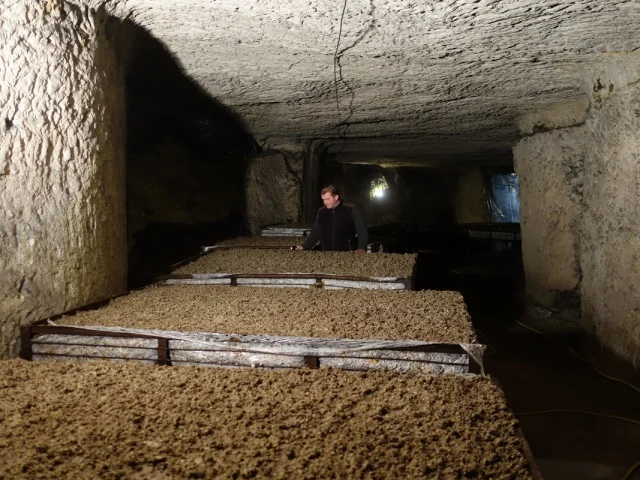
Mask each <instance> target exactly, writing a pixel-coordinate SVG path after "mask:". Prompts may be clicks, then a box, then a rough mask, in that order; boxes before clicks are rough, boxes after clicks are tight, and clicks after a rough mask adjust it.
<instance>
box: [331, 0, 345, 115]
mask: <svg viewBox="0 0 640 480" xmlns="http://www.w3.org/2000/svg"><path fill="white" fill-rule="evenodd" d="M346 11H347V0H344V5H343V6H342V16H341V17H340V30H339V31H338V43H337V44H336V51H335V52H334V54H333V84H334V86H335V90H336V108H337V109H338V125H340V122H341V120H340V101H339V100H338V73H337V66H338V49H339V48H340V38H341V37H342V23H343V21H344V12H346Z"/></svg>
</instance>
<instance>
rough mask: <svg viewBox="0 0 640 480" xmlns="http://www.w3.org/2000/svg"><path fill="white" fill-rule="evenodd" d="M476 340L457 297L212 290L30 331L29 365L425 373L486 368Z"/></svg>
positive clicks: (145, 294)
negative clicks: (104, 362) (111, 362)
mask: <svg viewBox="0 0 640 480" xmlns="http://www.w3.org/2000/svg"><path fill="white" fill-rule="evenodd" d="M49 323H50V322H49ZM476 340H477V338H476V335H475V332H474V330H473V327H472V325H471V322H470V319H469V315H468V313H467V310H466V306H465V304H464V300H463V299H462V296H461V295H460V294H459V293H456V292H440V291H419V292H411V291H404V292H374V291H366V290H357V291H348V292H347V291H335V292H328V291H325V290H318V289H313V290H309V289H306V290H301V289H277V290H265V289H252V288H242V287H238V288H233V289H232V288H227V287H216V286H203V285H189V286H171V287H159V288H158V287H151V288H147V289H144V290H138V291H134V292H132V293H130V294H128V295H125V296H122V297H118V298H115V299H113V300H111V302H110V303H109V304H108V305H106V306H104V307H102V308H98V309H94V310H87V311H81V312H78V313H76V314H75V315H67V316H63V317H62V318H60V319H59V320H56V321H55V323H54V324H46V323H42V322H37V323H36V324H34V325H33V326H32V327H30V329H27V331H25V332H23V345H25V343H24V342H27V344H29V342H30V344H29V345H30V346H29V348H30V353H29V354H27V355H25V358H29V359H31V358H33V359H38V360H39V359H46V358H52V357H53V358H60V359H62V360H78V359H80V360H86V359H89V358H111V359H128V360H138V361H148V362H153V361H158V362H159V363H163V364H178V365H180V364H185V363H187V364H189V363H196V364H202V365H207V366H245V367H246V366H260V367H267V368H300V367H305V366H306V367H309V366H311V367H312V368H316V367H318V366H330V367H338V368H346V369H354V370H368V369H392V370H396V371H407V372H420V373H469V372H470V371H471V369H472V368H474V367H473V365H477V366H478V367H480V368H481V366H482V353H483V348H484V347H483V346H482V345H479V344H477V343H476ZM162 342H164V343H162ZM161 354H164V357H162V356H159V355H161ZM310 358H312V359H314V362H316V363H315V364H314V365H309V363H308V361H309V359H310ZM472 362H473V364H472Z"/></svg>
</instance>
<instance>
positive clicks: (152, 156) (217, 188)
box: [127, 138, 244, 289]
mask: <svg viewBox="0 0 640 480" xmlns="http://www.w3.org/2000/svg"><path fill="white" fill-rule="evenodd" d="M243 188H244V165H243V160H242V158H235V157H221V158H211V157H206V156H203V155H201V154H200V153H198V152H194V151H193V150H190V149H189V148H188V147H187V146H185V145H183V144H181V143H178V142H177V141H175V140H174V139H171V138H166V139H164V140H163V141H160V142H158V143H157V144H153V145H151V146H150V147H149V148H146V149H144V150H143V151H140V152H139V154H137V155H129V157H128V159H127V215H128V233H129V235H128V236H129V275H128V280H129V282H128V284H129V288H130V289H132V288H138V287H141V286H143V285H148V284H149V283H151V282H152V281H153V280H154V279H155V278H156V277H157V276H158V275H162V274H165V273H167V272H168V271H169V269H170V266H171V265H173V264H175V263H176V262H178V261H180V260H184V259H185V258H188V257H192V256H194V255H197V254H198V253H199V252H200V248H201V247H202V246H203V245H212V244H215V243H217V242H218V241H219V240H221V239H224V238H230V237H236V236H238V235H240V234H241V233H244V232H243V228H244V221H243V216H244V192H243Z"/></svg>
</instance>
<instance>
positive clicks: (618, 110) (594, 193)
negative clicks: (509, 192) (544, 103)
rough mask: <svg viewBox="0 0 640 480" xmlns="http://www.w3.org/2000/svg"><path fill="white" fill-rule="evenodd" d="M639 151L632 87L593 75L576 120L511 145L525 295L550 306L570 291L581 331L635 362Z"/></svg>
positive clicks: (638, 88) (636, 87)
mask: <svg viewBox="0 0 640 480" xmlns="http://www.w3.org/2000/svg"><path fill="white" fill-rule="evenodd" d="M603 92H604V94H603ZM639 152H640V84H638V83H637V82H633V83H630V84H628V85H626V86H619V85H614V84H613V83H604V82H602V81H601V80H600V78H598V79H597V80H596V81H594V84H593V90H592V95H591V105H590V108H589V110H588V112H587V114H586V118H585V121H584V123H583V124H581V125H578V126H575V127H572V128H564V129H561V130H556V131H552V132H548V133H540V134H537V135H533V136H530V137H528V138H525V139H523V140H521V141H520V142H519V143H518V145H517V146H516V147H515V149H514V157H515V163H516V171H517V173H518V174H519V175H520V179H521V184H520V185H521V186H520V195H521V222H522V232H523V239H522V241H523V243H522V247H523V260H524V265H525V272H526V279H527V292H528V293H529V294H530V295H531V296H532V297H533V298H534V299H535V300H537V301H539V302H541V303H543V304H545V305H547V306H551V305H553V304H556V306H557V307H562V306H563V305H562V304H563V303H565V302H567V301H570V299H571V297H572V296H573V297H577V296H579V307H580V310H581V318H582V320H581V321H582V324H583V327H584V329H585V331H586V332H587V333H589V334H591V335H593V336H595V337H596V338H597V339H598V340H599V341H600V342H601V343H602V344H603V345H605V346H606V347H608V348H609V349H611V350H613V351H614V352H615V353H616V354H617V355H618V356H620V357H622V358H624V359H626V360H628V361H630V362H631V363H632V364H633V365H634V366H635V367H636V368H637V367H639V366H640V282H639V281H638V279H639V278H640V153H639ZM571 292H573V295H569V297H567V293H571Z"/></svg>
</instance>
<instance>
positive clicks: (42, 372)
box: [0, 360, 531, 479]
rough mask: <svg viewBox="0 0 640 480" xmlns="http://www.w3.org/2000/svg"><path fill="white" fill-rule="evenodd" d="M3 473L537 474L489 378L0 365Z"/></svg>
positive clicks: (58, 475) (122, 475)
mask: <svg viewBox="0 0 640 480" xmlns="http://www.w3.org/2000/svg"><path fill="white" fill-rule="evenodd" d="M0 389H2V392H3V395H2V396H1V399H2V400H0V419H1V421H0V477H6V478H12V479H33V478H61V479H62V478H103V479H116V478H274V477H277V478H373V479H377V478H379V479H386V478H418V477H429V478H432V477H433V478H435V477H438V478H471V477H473V478H514V479H527V478H531V474H530V473H529V470H528V465H527V460H526V458H525V454H524V452H525V451H526V450H525V449H526V445H525V444H524V443H523V442H522V440H521V438H520V437H519V436H518V433H517V428H516V419H515V418H514V417H513V415H512V414H511V413H510V411H509V410H508V408H507V406H506V404H505V399H504V396H503V394H502V392H501V391H500V389H499V388H498V387H497V386H496V385H495V384H494V383H493V382H492V381H491V380H490V379H489V378H486V377H477V376H476V377H471V378H465V377H424V376H415V375H401V374H394V373H390V372H375V373H371V372H369V373H348V372H341V371H338V370H325V369H321V370H294V371H264V370H259V371H258V370H220V369H199V368H193V367H185V368H179V369H174V368H163V367H157V366H147V365H140V364H132V363H127V364H114V363H106V362H99V363H98V362H91V363H87V364H73V365H65V364H58V363H51V362H42V363H31V362H25V361H21V360H8V361H2V362H0Z"/></svg>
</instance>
